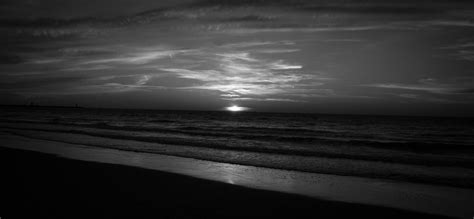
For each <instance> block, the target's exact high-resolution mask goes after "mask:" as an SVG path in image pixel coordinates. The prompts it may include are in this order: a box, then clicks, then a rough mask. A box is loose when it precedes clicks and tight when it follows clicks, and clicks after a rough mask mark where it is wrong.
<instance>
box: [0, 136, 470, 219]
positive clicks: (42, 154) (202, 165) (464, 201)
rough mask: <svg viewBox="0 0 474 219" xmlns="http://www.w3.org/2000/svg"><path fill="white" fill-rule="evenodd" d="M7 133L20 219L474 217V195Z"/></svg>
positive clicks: (9, 177) (11, 201)
mask: <svg viewBox="0 0 474 219" xmlns="http://www.w3.org/2000/svg"><path fill="white" fill-rule="evenodd" d="M1 137H2V139H3V140H2V142H1V144H0V146H1V149H0V150H1V153H0V154H1V155H0V156H1V161H2V165H1V166H2V173H3V177H2V178H4V179H6V180H5V181H4V182H6V183H7V185H5V186H3V187H2V188H3V189H4V191H2V194H8V195H6V196H5V197H7V198H6V199H5V200H8V201H7V205H4V207H3V209H5V210H4V211H2V212H7V213H8V214H7V215H8V216H9V217H10V218H17V217H24V215H22V214H25V213H26V214H29V216H34V217H36V218H45V217H47V218H51V217H56V218H63V217H64V215H68V216H67V217H75V216H77V217H91V216H90V215H93V216H92V217H94V216H97V215H102V216H104V217H105V216H106V217H120V218H130V217H133V218H137V217H138V218H140V217H144V218H148V217H160V218H161V217H164V218H167V217H170V218H176V217H178V218H183V217H184V218H196V217H197V218H222V217H235V218H237V217H250V216H255V217H274V216H283V217H303V216H305V215H317V216H318V217H321V218H342V217H350V216H351V217H353V216H360V217H364V218H380V217H384V218H400V217H413V218H428V217H429V218H437V217H443V216H444V217H455V218H469V215H471V214H472V211H473V210H472V208H471V207H470V206H472V203H474V202H473V197H474V196H473V191H472V190H470V189H462V188H453V187H440V186H430V185H423V184H410V183H401V182H396V181H384V180H372V179H366V178H358V177H348V176H335V175H325V174H313V173H301V172H296V171H285V170H276V169H269V168H259V167H251V166H242V165H233V164H226V163H217V162H210V161H202V160H197V159H190V158H180V157H174V156H167V155H159V154H149V153H136V152H129V151H121V150H116V149H106V148H96V147H90V146H85V145H73V144H67V143H62V142H54V141H46V140H38V139H31V138H25V137H21V136H15V135H10V134H5V133H3V134H2V135H1ZM18 214H20V215H18Z"/></svg>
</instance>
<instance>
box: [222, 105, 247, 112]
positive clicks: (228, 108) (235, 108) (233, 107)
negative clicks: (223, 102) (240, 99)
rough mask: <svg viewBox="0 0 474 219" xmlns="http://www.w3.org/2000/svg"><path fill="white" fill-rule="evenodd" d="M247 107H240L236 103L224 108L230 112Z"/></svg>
mask: <svg viewBox="0 0 474 219" xmlns="http://www.w3.org/2000/svg"><path fill="white" fill-rule="evenodd" d="M247 109H248V108H247V107H240V106H237V105H233V106H229V107H226V110H228V111H231V112H239V111H244V110H247Z"/></svg>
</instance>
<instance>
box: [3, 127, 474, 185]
mask: <svg viewBox="0 0 474 219" xmlns="http://www.w3.org/2000/svg"><path fill="white" fill-rule="evenodd" d="M2 131H3V132H8V133H11V134H15V135H19V136H24V137H28V138H33V139H43V140H49V141H57V142H64V143H69V144H78V145H88V146H94V147H103V148H113V149H119V150H125V151H134V152H145V153H158V154H167V155H173V156H181V157H191V158H197V159H202V160H211V161H217V162H226V163H235V164H241V165H251V166H261V167H268V168H276V169H287V170H296V171H303V172H313V173H326V174H335V175H350V176H362V177H370V178H382V179H392V180H400V181H413V182H422V183H429V184H441V185H450V186H458V187H467V188H474V183H473V182H474V170H472V169H465V168H460V167H439V166H422V165H411V164H400V163H389V162H374V161H366V160H356V159H340V158H325V157H312V156H295V155H282V154H268V153H258V152H251V151H240V150H239V151H235V150H225V149H215V148H196V147H193V146H180V147H176V146H174V145H163V144H154V143H145V142H135V141H129V140H122V139H110V138H98V137H88V136H87V135H82V134H67V133H65V134H61V133H58V132H54V133H47V132H38V131H33V132H31V131H24V130H21V131H4V130H2Z"/></svg>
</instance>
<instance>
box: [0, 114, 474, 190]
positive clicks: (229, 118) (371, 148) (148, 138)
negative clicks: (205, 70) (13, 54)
mask: <svg viewBox="0 0 474 219" xmlns="http://www.w3.org/2000/svg"><path fill="white" fill-rule="evenodd" d="M0 112H1V113H0V131H1V132H6V133H9V134H14V135H19V136H23V137H28V138H33V139H43V140H50V141H58V142H65V143H70V144H77V145H88V146H94V147H102V148H113V149H118V150H123V151H133V152H145V153H157V154H165V155H173V156H178V157H188V158H196V159H200V160H209V161H217V162H223V163H232V164H241V165H248V166H257V167H268V168H274V169H284V170H293V171H301V172H311V173H325V174H334V175H345V176H360V177H367V178H378V179H386V180H396V181H406V182H417V183H426V184H437V185H447V186H455V187H467V188H474V121H473V119H469V118H432V117H401V116H369V115H321V114H290V113H259V112H201V111H160V110H135V109H89V108H46V107H2V108H1V109H0Z"/></svg>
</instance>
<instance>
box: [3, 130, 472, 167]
mask: <svg viewBox="0 0 474 219" xmlns="http://www.w3.org/2000/svg"><path fill="white" fill-rule="evenodd" d="M7 128H8V129H15V130H31V131H42V132H52V133H54V132H56V133H67V134H80V135H87V136H93V137H102V138H109V139H117V140H132V141H138V142H148V143H157V144H162V145H173V146H191V147H197V148H211V149H220V150H233V151H242V152H255V153H265V154H280V155H294V156H304V157H326V158H344V159H352V160H366V161H379V162H388V163H405V164H415V165H425V166H460V167H467V168H474V159H471V158H462V157H456V156H454V157H450V156H449V155H446V156H445V154H446V150H442V151H441V152H442V153H441V154H442V156H440V155H436V154H432V155H428V156H423V155H422V154H417V153H419V151H416V153H406V152H397V150H395V151H394V150H390V151H387V150H380V148H389V147H387V146H386V145H382V147H381V146H380V145H379V147H377V148H378V151H379V152H374V151H373V150H372V151H370V152H368V151H367V150H366V149H365V148H366V147H371V146H370V145H369V146H367V144H364V145H363V146H358V145H355V143H354V142H349V143H348V144H345V145H339V146H337V147H334V145H329V144H324V142H319V144H313V145H288V144H286V143H281V142H280V143H277V142H273V143H272V142H261V141H244V140H233V139H225V138H224V139H223V138H217V139H215V138H193V137H191V138H190V137H186V136H166V135H159V136H150V135H148V134H147V133H130V132H123V130H120V131H117V130H114V131H105V132H104V131H100V130H94V129H90V130H87V129H65V128H61V129H57V128H56V129H54V128H53V129H44V128H33V127H27V128H25V127H20V128H18V127H17V128H16V127H7ZM410 146H411V147H414V146H413V145H411V144H408V145H405V147H410ZM372 147H374V146H373V145H372ZM431 151H432V149H431ZM469 152H470V153H472V150H471V151H469Z"/></svg>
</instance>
